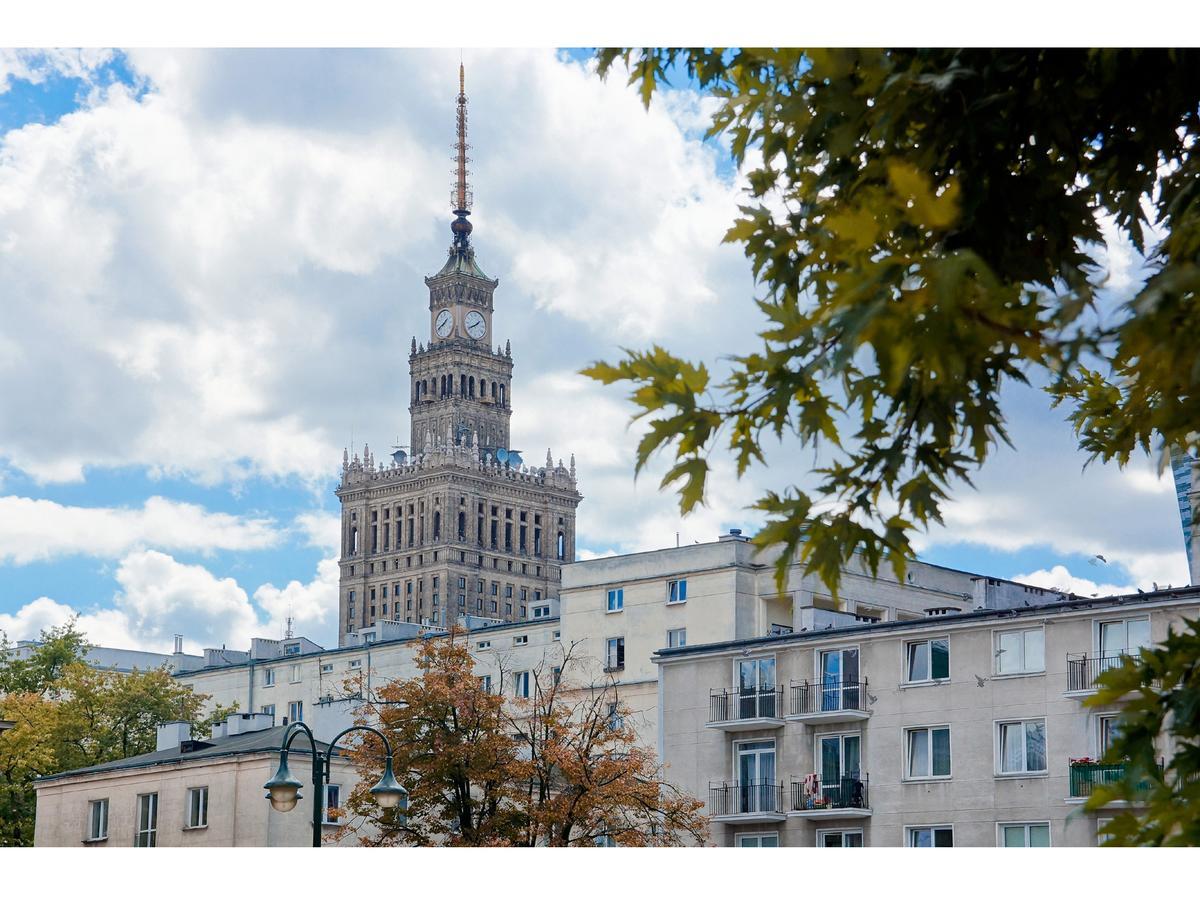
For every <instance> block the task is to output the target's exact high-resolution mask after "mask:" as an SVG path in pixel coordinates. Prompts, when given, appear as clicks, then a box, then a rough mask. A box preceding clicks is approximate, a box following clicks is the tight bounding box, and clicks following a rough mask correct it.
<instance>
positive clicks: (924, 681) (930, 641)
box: [900, 634, 954, 687]
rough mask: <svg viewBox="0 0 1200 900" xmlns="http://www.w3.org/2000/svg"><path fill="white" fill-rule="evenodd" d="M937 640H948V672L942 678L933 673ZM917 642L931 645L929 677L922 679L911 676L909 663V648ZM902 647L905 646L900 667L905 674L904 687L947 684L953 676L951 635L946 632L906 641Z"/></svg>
mask: <svg viewBox="0 0 1200 900" xmlns="http://www.w3.org/2000/svg"><path fill="white" fill-rule="evenodd" d="M935 641H945V642H946V674H945V676H944V677H941V678H937V677H934V674H933V645H934V642H935ZM916 644H928V645H929V677H928V678H920V679H912V678H909V665H908V661H909V649H908V648H909V647H912V646H914V645H916ZM902 647H903V651H902V655H901V657H900V667H901V674H902V675H903V679H902V684H903V686H904V687H910V686H918V685H927V684H946V683H948V682H949V681H950V680H951V678H952V677H953V674H954V671H953V668H952V667H951V664H950V656H951V654H950V635H948V634H944V635H938V636H937V637H928V638H919V639H917V640H914V641H905V642H904V643H903V645H902Z"/></svg>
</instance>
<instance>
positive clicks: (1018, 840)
mask: <svg viewBox="0 0 1200 900" xmlns="http://www.w3.org/2000/svg"><path fill="white" fill-rule="evenodd" d="M998 830H999V832H1000V834H999V838H1000V840H999V841H998V842H997V843H998V845H999V846H1001V847H1049V846H1050V823H1049V822H1013V823H1008V822H1002V823H1000V825H999V826H998Z"/></svg>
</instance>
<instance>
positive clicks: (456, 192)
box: [450, 61, 475, 253]
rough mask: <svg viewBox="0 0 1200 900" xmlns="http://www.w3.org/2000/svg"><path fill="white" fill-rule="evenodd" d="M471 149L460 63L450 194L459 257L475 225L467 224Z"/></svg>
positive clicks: (464, 78)
mask: <svg viewBox="0 0 1200 900" xmlns="http://www.w3.org/2000/svg"><path fill="white" fill-rule="evenodd" d="M469 149H470V145H469V144H468V143H467V74H466V69H465V68H464V67H463V64H462V62H461V61H460V62H459V64H458V122H457V140H456V141H455V145H454V157H455V167H454V189H453V190H452V191H451V192H450V206H451V210H450V211H451V212H453V213H454V215H455V216H456V218H455V219H454V222H452V223H451V225H450V231H451V232H452V233H453V234H454V249H455V250H456V251H458V252H459V253H465V252H466V251H467V250H468V249H469V248H470V246H471V241H470V237H471V223H470V222H468V221H467V216H469V215H470V214H471V206H472V205H473V203H474V200H475V198H474V196H472V194H471V185H470V184H469V183H468V182H467V163H468V162H470V159H469V158H468V157H467V150H469Z"/></svg>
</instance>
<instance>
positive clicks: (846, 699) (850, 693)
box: [821, 647, 859, 712]
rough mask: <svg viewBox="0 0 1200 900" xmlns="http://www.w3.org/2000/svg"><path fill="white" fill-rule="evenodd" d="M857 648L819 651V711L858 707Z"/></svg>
mask: <svg viewBox="0 0 1200 900" xmlns="http://www.w3.org/2000/svg"><path fill="white" fill-rule="evenodd" d="M858 691H859V688H858V648H857V647H848V648H846V649H843V650H826V651H824V652H822V653H821V711H822V712H830V711H835V710H839V709H858V708H859V696H858Z"/></svg>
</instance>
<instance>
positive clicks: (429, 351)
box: [337, 65, 582, 644]
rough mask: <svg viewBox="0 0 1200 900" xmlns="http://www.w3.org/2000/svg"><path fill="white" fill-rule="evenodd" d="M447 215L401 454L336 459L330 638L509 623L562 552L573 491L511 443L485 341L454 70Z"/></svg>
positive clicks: (498, 376) (507, 389)
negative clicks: (395, 625)
mask: <svg viewBox="0 0 1200 900" xmlns="http://www.w3.org/2000/svg"><path fill="white" fill-rule="evenodd" d="M456 132H457V135H456V141H455V167H454V181H453V187H452V189H451V195H450V205H451V211H452V213H453V215H454V220H453V222H452V223H451V226H450V231H451V235H452V241H451V244H450V248H449V253H448V256H447V258H446V262H445V264H444V265H443V266H442V267H441V269H440V270H439V271H438V272H437V274H435V275H431V276H429V277H427V278H426V279H425V285H426V287H427V288H428V291H429V341H428V343H425V342H424V341H421V342H418V341H417V339H416V338H415V337H414V338H413V340H412V344H411V349H410V353H409V406H408V410H409V421H410V440H409V451H408V452H405V451H404V450H403V449H397V450H396V452H395V453H393V454H392V458H391V460H390V462H388V463H386V464H382V465H380V464H377V463H376V461H375V458H374V456H373V455H372V454H371V451H370V449H369V447H364V448H363V453H362V456H361V457H359V456H358V454H355V455H354V457H353V459H351V457H350V454H349V451H347V452H345V453H344V454H343V457H342V481H341V484H340V485H339V487H338V489H337V496H338V498H339V500H340V501H341V504H342V558H341V589H340V601H339V627H338V635H339V643H341V644H345V643H347V642H348V635H349V634H350V632H352V631H357V630H359V629H362V628H369V627H371V626H373V625H375V624H376V623H378V622H381V621H396V622H408V623H415V624H427V625H434V626H440V627H445V626H447V625H449V624H451V623H452V622H453V621H454V620H455V619H456V618H457V617H458V616H461V615H473V616H483V617H486V618H495V619H501V620H504V621H517V620H520V619H523V618H527V617H530V616H533V615H535V613H534V609H535V608H541V607H542V605H543V604H545V603H546V601H548V600H550V599H551V598H556V597H557V596H558V587H559V583H560V576H561V572H560V567H561V565H562V564H563V563H565V562H571V561H573V560H574V558H575V509H576V507H577V506H578V505H579V501H580V500H581V499H582V498H581V495H580V494H579V492H578V490H577V486H576V480H575V458H574V457H573V456H572V457H571V461H570V466H569V467H568V466H564V465H563V463H562V460H561V459H560V460H559V461H558V462H557V463H555V462H554V461H553V457H552V456H551V454H550V451H549V450H547V451H546V465H545V466H544V467H533V466H530V465H528V464H526V463H525V461H524V460H523V459H522V457H521V455H520V453H519V451H517V450H515V449H514V448H513V447H512V442H511V440H510V432H509V420H510V418H511V416H512V372H513V361H512V351H511V347H510V345H509V342H508V341H505V344H504V348H503V349H501V348H500V346H499V344H498V343H497V344H495V345H494V346H493V341H494V340H495V338H494V335H493V331H492V326H493V312H494V306H493V297H494V294H495V290H496V287H497V286H498V285H499V281H498V280H496V279H494V278H489V277H488V276H487V275H486V274H485V273H484V271H483V269H482V268H480V266H479V263H478V262H476V260H475V250H474V248H473V247H472V246H471V231H472V226H471V222H470V220H469V216H470V215H471V208H472V206H473V197H472V193H471V188H470V185H469V183H468V179H467V164H468V162H469V159H468V157H467V150H468V149H469V146H468V144H467V95H466V86H465V72H464V70H463V67H462V66H461V65H460V66H459V92H458V109H457V121H456Z"/></svg>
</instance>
